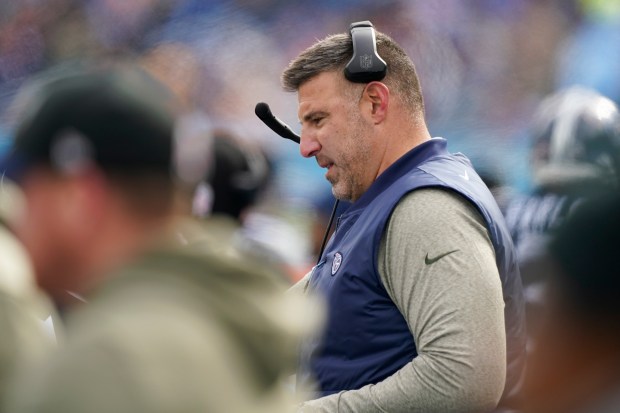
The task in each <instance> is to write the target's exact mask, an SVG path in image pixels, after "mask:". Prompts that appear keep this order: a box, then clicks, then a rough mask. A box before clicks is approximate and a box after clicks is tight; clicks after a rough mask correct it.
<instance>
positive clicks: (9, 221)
mask: <svg viewBox="0 0 620 413" xmlns="http://www.w3.org/2000/svg"><path fill="white" fill-rule="evenodd" d="M23 203H24V200H23V195H22V193H21V191H20V190H19V188H18V187H17V186H16V185H15V184H13V183H12V182H11V181H9V180H8V179H4V177H2V178H1V180H0V256H1V257H2V258H1V259H0V331H2V340H0V401H1V400H5V391H6V389H7V387H8V386H9V385H10V383H12V382H13V381H14V379H15V376H16V375H17V374H18V373H19V372H20V371H21V370H23V369H25V368H28V366H29V365H30V364H33V363H36V362H37V361H40V359H41V358H42V357H45V355H46V354H47V353H48V352H49V351H50V350H52V349H53V348H54V345H55V340H54V338H55V335H50V334H49V330H47V329H46V328H45V326H44V320H46V319H48V320H51V318H50V317H51V314H52V313H53V312H54V311H53V306H52V303H51V302H50V300H49V298H48V297H47V296H46V295H45V293H44V292H43V291H42V290H41V289H39V287H38V286H37V284H36V279H35V275H34V269H33V267H32V262H31V260H30V258H29V257H28V252H27V251H26V250H25V248H24V245H23V244H22V243H21V242H20V241H19V239H18V238H17V237H16V235H15V233H14V232H13V230H12V228H13V227H14V226H15V225H18V222H19V220H20V219H22V218H23V207H24V205H23ZM0 410H2V408H1V407H0Z"/></svg>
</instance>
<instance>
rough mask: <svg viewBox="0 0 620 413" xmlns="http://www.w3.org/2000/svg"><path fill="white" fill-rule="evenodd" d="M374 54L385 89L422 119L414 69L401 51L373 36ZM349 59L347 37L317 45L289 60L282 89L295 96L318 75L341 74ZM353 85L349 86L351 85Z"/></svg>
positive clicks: (330, 38) (387, 39) (385, 38)
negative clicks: (383, 64)
mask: <svg viewBox="0 0 620 413" xmlns="http://www.w3.org/2000/svg"><path fill="white" fill-rule="evenodd" d="M376 38H377V53H378V54H379V56H381V57H382V58H383V60H385V62H386V63H387V75H386V76H385V78H384V79H383V83H385V84H386V85H387V86H388V88H389V89H390V90H391V91H392V93H393V95H396V96H397V97H398V98H399V99H400V100H401V101H402V103H403V106H404V107H405V108H406V109H409V110H410V111H411V113H412V114H413V115H415V116H417V115H421V116H423V115H424V100H423V98H422V90H421V87H420V81H419V80H418V75H417V73H416V70H415V66H414V64H413V62H412V61H411V59H410V58H409V56H407V54H406V53H405V51H404V50H403V49H402V48H401V47H400V46H399V45H398V44H397V43H396V42H395V41H394V40H393V39H392V38H390V37H389V36H387V35H385V34H383V33H380V32H376ZM352 56H353V42H352V41H351V36H350V35H349V34H344V33H340V34H334V35H330V36H327V37H326V38H325V39H323V40H320V41H318V42H317V43H315V44H314V45H312V46H310V47H309V48H308V49H306V50H304V51H303V52H302V53H301V54H300V55H299V56H297V57H296V58H295V59H293V60H292V61H291V62H290V63H289V65H288V67H287V68H286V69H285V71H284V73H282V86H283V87H284V90H286V91H288V92H295V91H297V90H299V88H300V87H301V86H302V85H303V84H304V83H305V82H307V81H308V80H310V79H312V78H313V77H315V76H317V75H319V74H320V73H322V72H331V71H341V72H343V75H342V76H343V78H344V67H345V66H346V65H347V63H348V62H349V60H351V57H352ZM353 84H354V83H351V85H353Z"/></svg>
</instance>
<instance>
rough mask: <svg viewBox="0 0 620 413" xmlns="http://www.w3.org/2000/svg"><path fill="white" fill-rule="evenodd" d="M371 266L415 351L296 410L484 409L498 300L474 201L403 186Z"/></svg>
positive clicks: (500, 364) (501, 364)
mask: <svg viewBox="0 0 620 413" xmlns="http://www.w3.org/2000/svg"><path fill="white" fill-rule="evenodd" d="M378 267H379V274H380V276H381V280H382V282H383V284H384V286H385V288H386V290H387V292H388V294H389V295H390V297H391V298H392V300H393V301H394V303H395V304H396V306H397V307H398V309H399V310H400V312H401V313H402V314H403V316H404V318H405V320H406V321H407V324H408V326H409V329H410V330H411V333H412V334H413V337H414V339H415V344H416V348H417V352H418V356H417V357H415V358H414V359H413V360H411V362H409V363H407V364H406V365H405V366H403V367H402V368H401V369H400V370H398V371H396V372H395V373H394V374H393V375H392V376H390V377H388V378H386V379H385V380H383V381H381V382H379V383H377V384H374V385H372V384H371V385H367V386H364V387H362V388H361V389H358V390H351V391H343V392H340V393H338V394H334V395H331V396H327V397H323V398H320V399H316V400H312V401H309V402H306V403H305V404H303V405H302V406H301V408H300V411H303V412H356V413H364V412H390V413H393V412H412V413H416V412H419V413H450V412H455V413H456V412H459V413H467V412H472V413H473V412H480V411H489V410H492V409H493V408H494V407H495V406H496V405H497V403H498V401H499V399H500V397H501V394H502V391H503V389H504V383H505V376H506V334H505V327H504V302H503V298H502V289H501V282H500V278H499V273H498V270H497V266H496V263H495V253H494V249H493V246H492V243H491V240H490V238H489V235H488V232H487V229H486V226H485V224H484V220H483V218H482V216H481V214H480V213H479V212H478V210H477V209H476V208H475V207H474V206H473V205H472V204H471V203H469V202H468V201H466V200H465V199H464V198H462V197H461V196H460V195H458V194H456V193H454V192H452V191H448V190H444V189H437V188H431V189H421V190H417V191H414V192H412V193H410V194H408V195H407V196H406V197H404V198H403V199H402V200H401V201H400V202H399V204H398V205H397V207H396V208H395V210H394V212H393V214H392V217H391V218H390V220H389V222H388V225H387V227H386V230H385V232H384V234H383V237H382V241H381V246H380V250H379V256H378Z"/></svg>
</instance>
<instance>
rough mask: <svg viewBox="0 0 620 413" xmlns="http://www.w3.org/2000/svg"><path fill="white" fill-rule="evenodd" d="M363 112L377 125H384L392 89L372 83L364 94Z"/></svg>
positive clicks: (382, 84) (365, 89) (383, 84)
mask: <svg viewBox="0 0 620 413" xmlns="http://www.w3.org/2000/svg"><path fill="white" fill-rule="evenodd" d="M360 104H361V105H362V111H363V113H365V114H366V115H367V116H369V117H370V119H372V121H373V123H374V124H375V125H378V124H380V123H382V122H383V121H384V120H385V118H386V117H387V111H388V107H389V105H390V89H389V88H388V87H387V86H386V85H385V83H382V82H370V83H368V84H367V85H366V87H365V88H364V92H363V93H362V99H361V102H360Z"/></svg>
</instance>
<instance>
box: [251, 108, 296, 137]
mask: <svg viewBox="0 0 620 413" xmlns="http://www.w3.org/2000/svg"><path fill="white" fill-rule="evenodd" d="M254 113H256V116H258V117H259V118H260V120H262V121H263V122H264V123H265V125H267V126H269V128H270V129H271V130H272V131H274V132H275V133H277V134H278V135H280V136H282V137H283V138H285V139H290V140H292V141H293V142H297V143H299V142H300V141H301V137H300V136H299V135H298V134H296V133H295V132H293V131H292V130H291V128H289V127H288V126H287V125H286V123H284V122H282V121H281V120H280V119H278V118H276V117H275V116H273V113H271V109H269V105H268V104H266V103H265V102H259V103H257V104H256V107H255V108H254Z"/></svg>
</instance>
